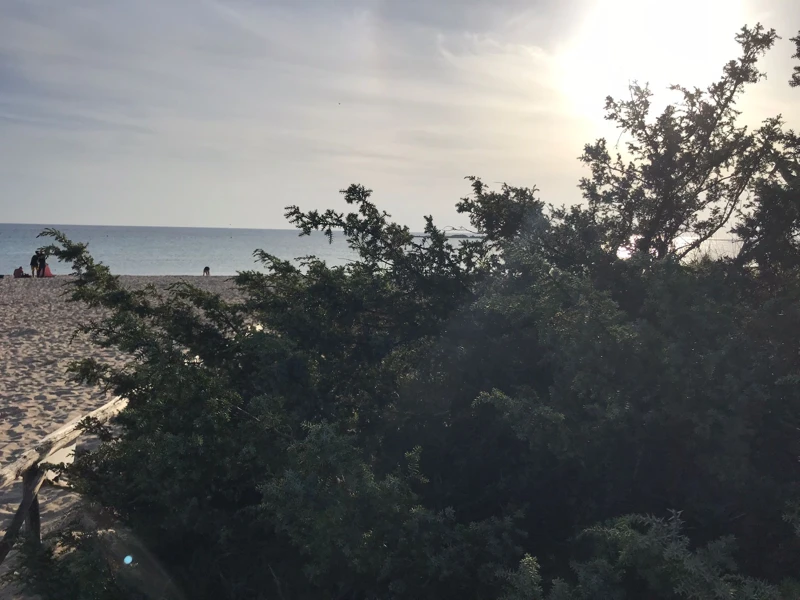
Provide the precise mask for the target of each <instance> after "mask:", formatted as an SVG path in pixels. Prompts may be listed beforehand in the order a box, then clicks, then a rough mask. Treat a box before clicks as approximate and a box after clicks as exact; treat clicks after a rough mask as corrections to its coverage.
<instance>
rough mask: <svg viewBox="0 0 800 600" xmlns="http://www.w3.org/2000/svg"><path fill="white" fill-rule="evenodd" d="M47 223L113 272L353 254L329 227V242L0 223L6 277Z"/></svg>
mask: <svg viewBox="0 0 800 600" xmlns="http://www.w3.org/2000/svg"><path fill="white" fill-rule="evenodd" d="M47 228H54V229H58V230H60V231H62V232H63V233H64V234H65V235H67V237H69V238H70V239H72V240H73V241H75V242H84V243H86V244H88V247H89V252H90V254H91V255H92V256H93V257H94V259H95V260H97V261H101V262H103V263H104V264H105V265H108V267H109V268H110V269H111V272H112V273H114V274H115V275H201V274H202V272H203V268H204V267H206V266H207V267H209V269H210V270H211V275H236V273H237V272H239V271H247V270H251V269H256V270H259V269H261V265H260V263H257V262H256V261H255V258H254V257H253V252H254V251H255V250H257V249H261V250H264V251H265V252H268V253H270V254H274V255H275V256H277V257H279V258H281V259H283V260H289V261H292V262H295V263H297V262H298V259H299V258H302V257H304V256H310V255H313V256H316V257H318V258H320V259H321V260H324V261H325V262H326V263H327V264H329V265H331V266H334V265H343V264H346V263H347V262H350V261H352V260H354V259H355V258H356V256H355V254H354V253H353V252H352V250H350V248H349V247H348V246H347V243H346V239H345V238H344V235H343V234H342V233H341V232H338V233H337V232H334V236H333V243H330V244H329V243H328V238H327V237H326V236H325V235H324V234H322V233H319V232H312V234H311V235H309V236H300V232H299V231H298V230H296V229H241V228H222V227H149V226H138V225H130V226H126V225H56V224H52V225H51V224H19V223H0V274H4V275H6V276H8V275H10V274H11V273H12V272H13V271H14V269H16V268H17V267H22V268H23V269H24V270H25V272H26V273H27V272H29V271H30V267H29V264H30V259H31V256H32V255H33V253H34V252H35V251H36V249H37V248H39V247H41V246H46V245H48V244H49V243H51V239H50V238H38V239H37V237H36V236H37V235H38V234H39V233H41V232H42V231H43V230H44V229H47ZM48 264H49V265H50V269H51V271H52V272H53V274H54V275H67V274H69V273H70V271H71V268H70V266H69V265H66V264H63V263H59V262H58V261H57V260H55V259H50V260H49V261H48Z"/></svg>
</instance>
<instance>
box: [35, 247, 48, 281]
mask: <svg viewBox="0 0 800 600" xmlns="http://www.w3.org/2000/svg"><path fill="white" fill-rule="evenodd" d="M38 267H39V268H38V271H37V272H36V276H37V277H44V269H45V267H47V259H46V258H45V255H44V252H39V264H38Z"/></svg>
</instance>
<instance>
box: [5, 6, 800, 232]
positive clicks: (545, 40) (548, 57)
mask: <svg viewBox="0 0 800 600" xmlns="http://www.w3.org/2000/svg"><path fill="white" fill-rule="evenodd" d="M756 22H762V23H763V24H764V25H765V26H767V27H774V28H776V29H777V30H778V34H779V35H781V36H782V37H783V38H784V39H783V40H782V41H780V42H779V43H778V44H777V45H776V47H775V49H774V50H773V51H772V52H771V53H770V55H769V56H768V57H767V59H766V60H765V61H764V62H763V65H762V66H763V68H764V69H765V70H766V71H767V72H768V73H769V75H770V77H769V79H768V80H767V81H766V82H764V83H761V84H759V85H758V86H757V87H756V88H754V89H753V90H752V91H751V92H750V93H748V95H747V97H746V100H745V102H744V103H743V105H742V106H743V107H744V109H745V113H744V117H743V118H744V119H746V120H748V121H750V122H753V123H757V122H758V121H760V120H761V119H763V118H766V117H768V116H772V115H775V114H778V113H781V114H783V115H784V117H785V118H786V120H787V121H788V122H789V123H790V124H795V128H797V129H800V90H797V89H795V90H791V89H790V88H789V87H788V85H787V83H786V82H787V80H788V79H789V76H790V73H791V66H792V63H791V61H790V59H789V57H790V56H791V54H792V52H793V47H792V45H791V44H790V42H789V41H788V38H790V37H792V36H794V35H795V34H796V33H797V32H798V30H800V2H797V1H796V0H669V1H667V0H661V1H656V0H261V1H256V0H124V1H123V0H71V1H70V2H64V1H63V0H0V222H5V223H36V224H49V223H53V224H88V225H92V224H98V225H163V226H195V227H252V228H286V227H289V225H288V224H287V223H286V221H285V219H284V216H283V213H284V207H285V206H287V205H290V204H297V205H299V206H300V207H301V208H303V209H326V208H336V209H343V208H345V205H344V203H343V201H342V200H341V196H340V195H339V193H338V191H339V190H340V189H342V188H344V187H347V186H348V185H349V184H351V183H361V184H363V185H365V186H367V187H368V188H370V189H372V190H374V199H375V200H376V202H377V203H378V204H379V206H380V207H382V208H384V209H385V210H387V211H388V212H389V213H390V214H391V215H392V216H393V218H394V219H395V220H397V221H399V222H401V223H404V224H407V225H409V226H411V227H412V229H415V230H418V229H419V228H420V227H421V225H422V223H423V216H424V215H433V217H434V219H435V221H436V222H437V223H438V224H439V225H440V226H448V225H449V226H460V225H464V224H465V219H464V217H463V216H462V215H457V214H456V212H455V209H454V205H455V203H456V202H457V201H458V200H459V198H460V197H462V196H464V195H465V194H467V193H468V192H469V186H468V182H466V181H464V177H466V176H469V175H477V176H480V177H482V178H483V179H484V180H485V181H486V182H489V183H491V184H493V183H494V182H508V183H509V184H512V185H519V186H534V185H535V186H536V187H537V188H539V189H540V197H541V198H542V199H543V200H545V201H546V202H551V203H554V204H557V205H560V204H572V203H575V202H579V201H580V193H579V190H578V189H577V183H578V179H579V178H580V177H581V176H582V175H583V174H584V173H585V172H584V169H583V167H582V165H581V164H580V163H579V162H578V160H577V157H578V156H579V155H580V153H581V150H582V147H583V145H584V144H585V143H587V142H591V141H593V140H594V139H596V138H597V137H600V136H607V137H609V139H611V137H612V136H613V137H616V134H614V132H613V130H610V129H609V124H608V123H606V122H604V121H603V118H602V116H603V111H602V107H603V102H604V98H605V96H607V95H608V94H612V95H617V96H618V95H621V94H624V93H625V90H626V86H627V84H628V82H629V81H631V80H638V81H641V82H649V83H650V84H651V86H652V87H653V89H654V90H655V91H656V92H657V94H659V95H658V96H657V98H664V101H665V102H666V101H668V96H667V95H666V93H662V92H663V90H665V88H666V86H667V85H668V84H669V83H681V84H685V85H706V84H708V83H710V82H711V81H713V80H714V79H715V78H716V77H717V76H718V74H719V73H720V71H721V68H722V65H723V64H724V63H725V62H726V61H727V60H729V59H732V58H734V57H735V56H736V46H735V43H734V42H733V36H734V35H735V33H736V31H737V30H738V29H739V28H740V27H741V26H742V25H745V24H754V23H756Z"/></svg>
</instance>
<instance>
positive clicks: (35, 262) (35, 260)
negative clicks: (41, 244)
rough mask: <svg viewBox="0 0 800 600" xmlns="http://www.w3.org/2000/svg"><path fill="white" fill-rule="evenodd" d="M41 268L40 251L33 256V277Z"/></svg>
mask: <svg viewBox="0 0 800 600" xmlns="http://www.w3.org/2000/svg"><path fill="white" fill-rule="evenodd" d="M38 270H39V251H38V250H37V251H36V253H35V254H34V255H33V256H31V277H36V272H37V271H38Z"/></svg>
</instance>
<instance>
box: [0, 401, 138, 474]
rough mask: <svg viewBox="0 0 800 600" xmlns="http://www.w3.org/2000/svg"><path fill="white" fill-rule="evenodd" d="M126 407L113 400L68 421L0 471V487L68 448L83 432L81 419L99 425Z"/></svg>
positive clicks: (120, 402) (122, 402)
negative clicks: (88, 418) (92, 421)
mask: <svg viewBox="0 0 800 600" xmlns="http://www.w3.org/2000/svg"><path fill="white" fill-rule="evenodd" d="M127 405H128V400H127V399H125V398H115V399H114V400H112V401H111V402H109V403H108V404H105V405H104V406H101V407H100V408H98V409H97V410H95V411H92V412H90V413H89V414H87V415H84V416H82V417H79V418H77V419H75V420H74V421H70V422H69V423H67V424H66V425H64V426H63V427H62V428H61V429H59V430H58V431H54V432H53V433H51V434H49V435H47V436H45V437H43V438H42V439H41V440H40V441H39V443H38V444H37V445H36V446H34V447H33V448H31V449H30V450H26V451H25V452H23V453H22V456H20V457H19V458H18V459H17V460H15V461H14V462H13V463H11V464H10V465H8V466H6V467H3V468H2V469H0V487H2V486H4V485H8V484H9V483H11V482H13V481H14V480H16V479H17V478H19V477H20V476H21V475H22V474H23V473H24V472H25V471H27V470H28V469H29V468H30V467H32V466H33V465H35V464H37V463H39V462H42V461H43V460H45V459H46V458H47V457H48V456H49V455H50V454H52V453H53V452H55V451H56V450H60V449H61V448H64V447H65V446H68V445H69V444H71V443H72V442H73V441H74V440H76V439H77V438H79V437H80V435H81V433H83V431H81V430H80V429H78V424H79V423H80V422H81V421H82V420H83V419H85V418H87V417H93V418H95V419H97V420H98V421H100V422H101V423H105V422H106V421H108V420H109V419H111V418H112V417H114V416H116V415H117V414H119V413H120V412H121V411H122V410H123V409H124V408H125V407H126V406H127Z"/></svg>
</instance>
